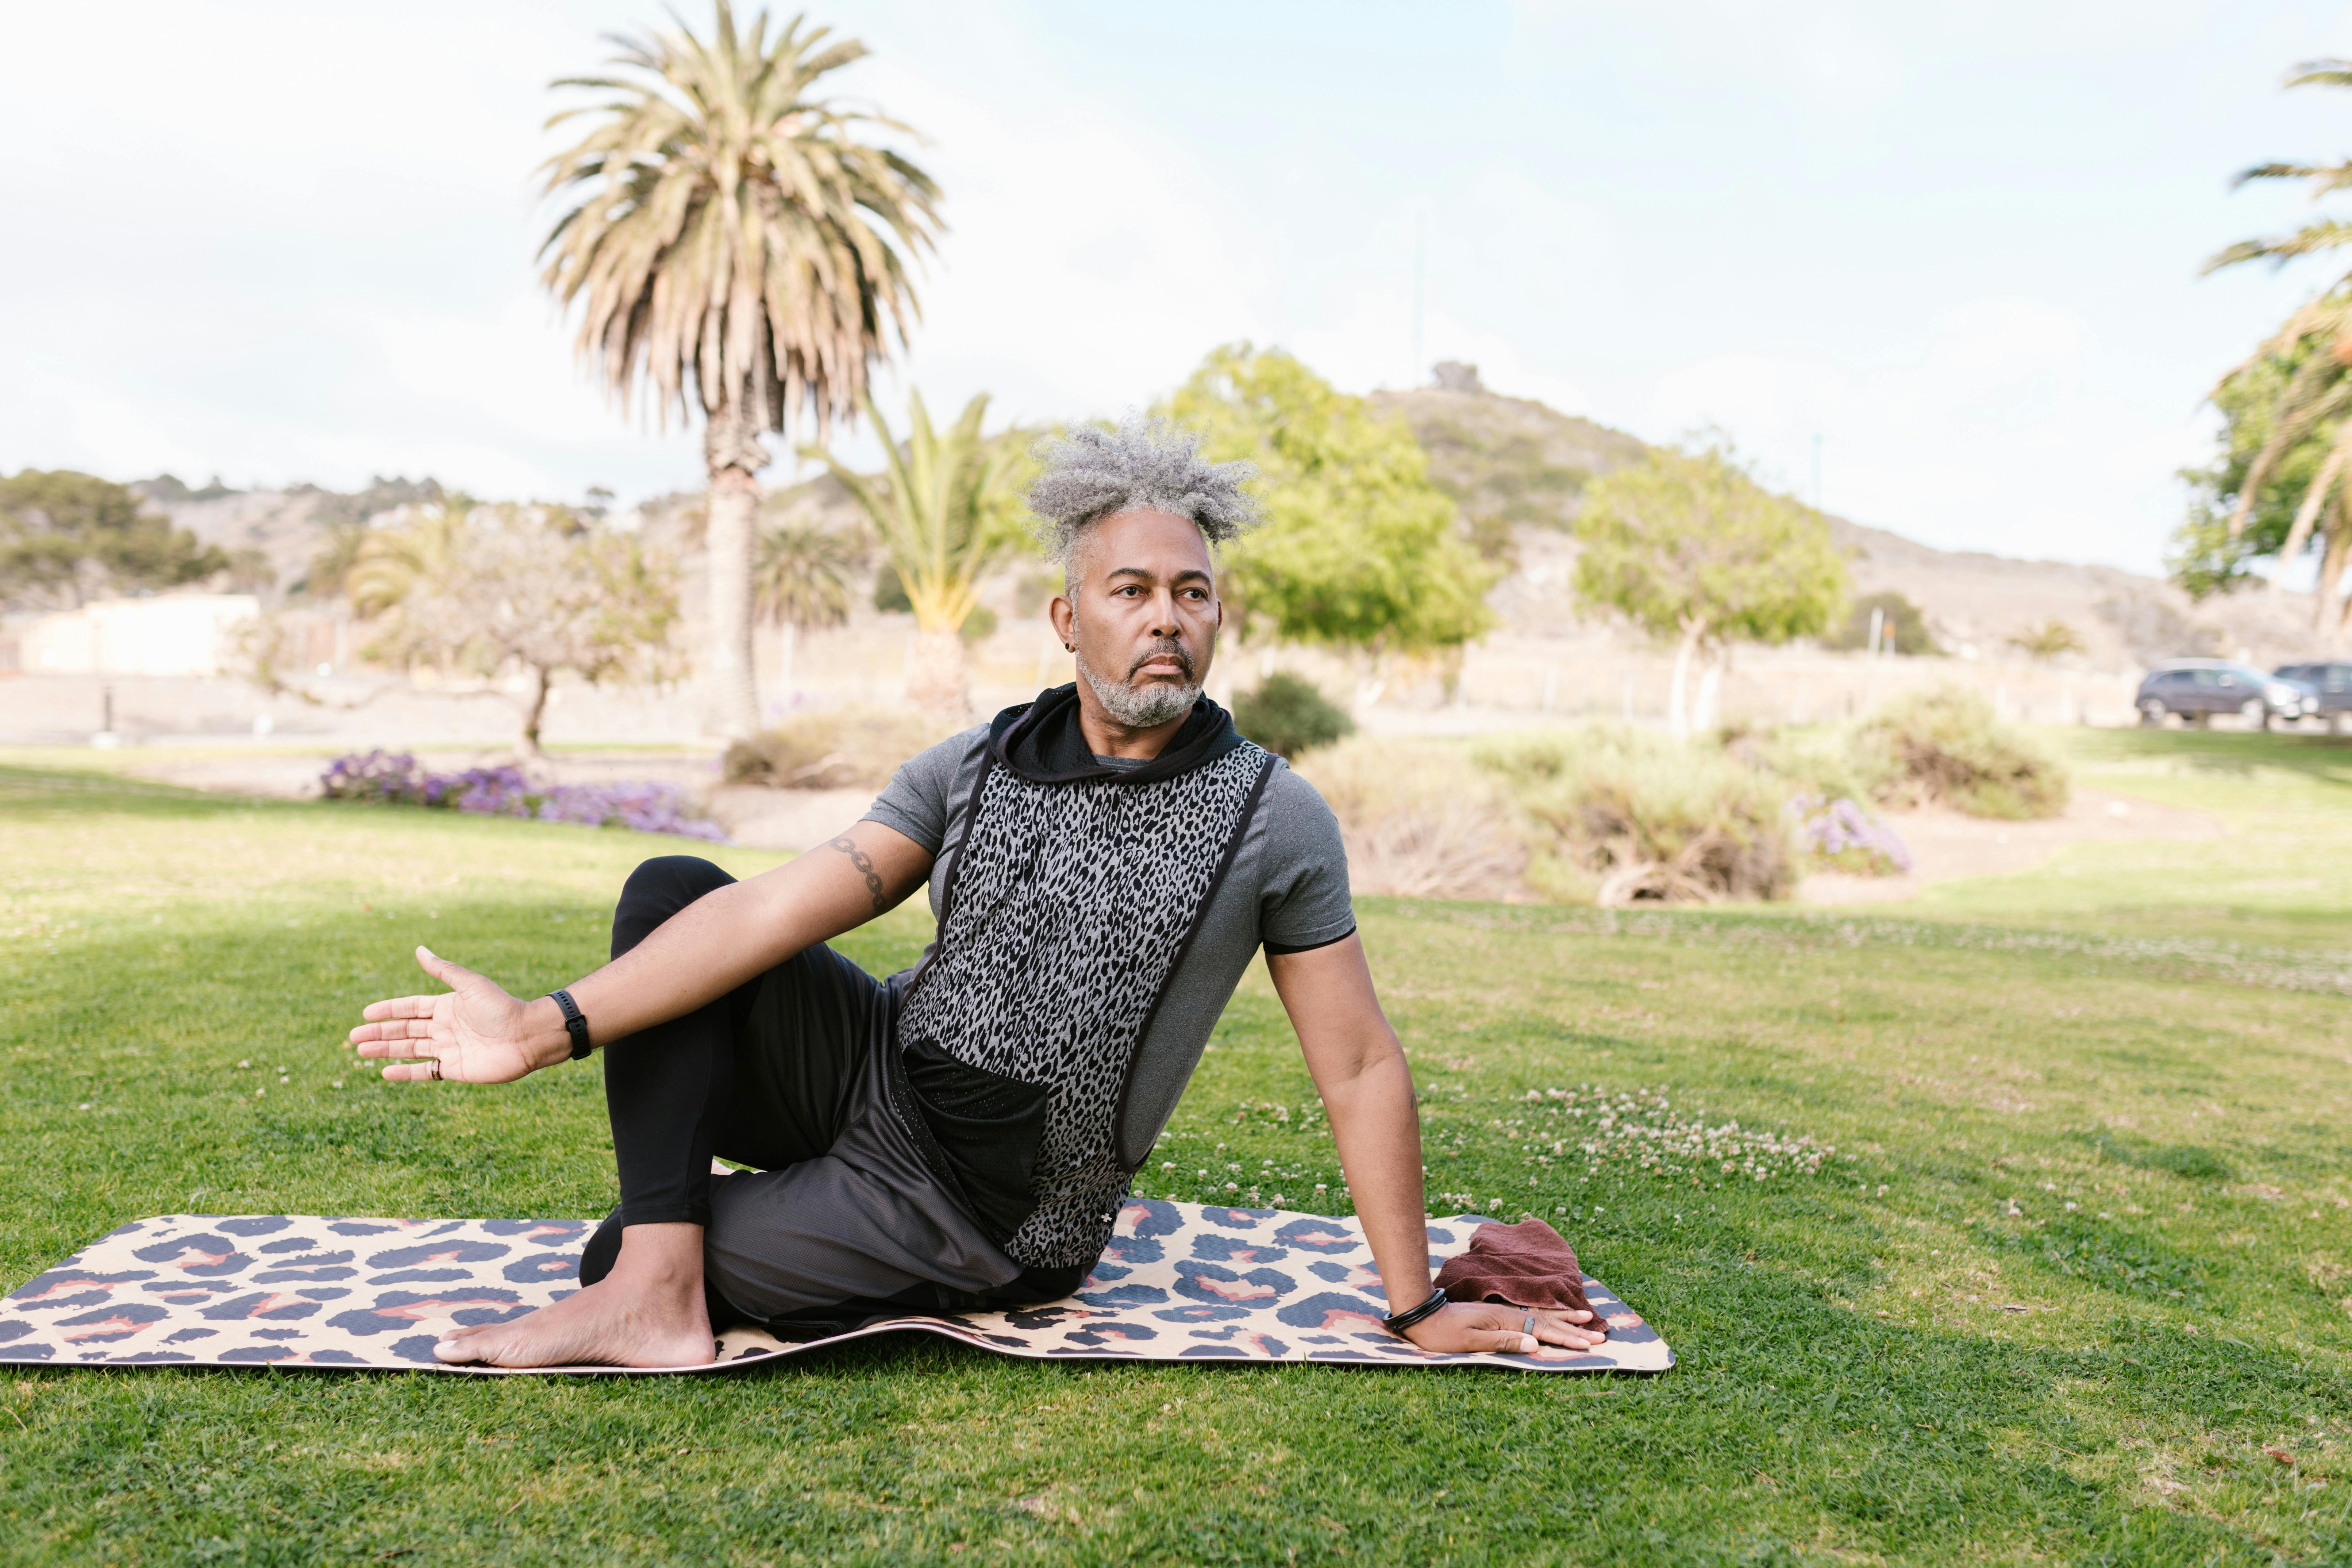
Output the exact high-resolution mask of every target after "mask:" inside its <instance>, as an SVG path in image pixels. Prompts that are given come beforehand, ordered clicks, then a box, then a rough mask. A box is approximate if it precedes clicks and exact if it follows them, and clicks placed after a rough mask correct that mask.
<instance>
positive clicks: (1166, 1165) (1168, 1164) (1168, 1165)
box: [1160, 1160, 1176, 1171]
mask: <svg viewBox="0 0 2352 1568" xmlns="http://www.w3.org/2000/svg"><path fill="white" fill-rule="evenodd" d="M1175 1168H1176V1162H1175V1161H1173V1160H1162V1161H1160V1169H1161V1170H1163V1171H1172V1170H1174V1169H1175Z"/></svg>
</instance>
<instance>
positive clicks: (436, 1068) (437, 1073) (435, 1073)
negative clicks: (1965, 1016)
mask: <svg viewBox="0 0 2352 1568" xmlns="http://www.w3.org/2000/svg"><path fill="white" fill-rule="evenodd" d="M425 1060H427V1061H429V1062H431V1063H432V1064H433V1066H432V1069H431V1070H430V1072H429V1073H428V1074H427V1075H426V1076H428V1077H429V1078H431V1079H433V1081H434V1082H435V1083H439V1082H440V1081H441V1058H439V1057H427V1058H425ZM1528 1321H1529V1322H1531V1323H1532V1322H1534V1321H1535V1320H1534V1319H1533V1318H1529V1319H1528Z"/></svg>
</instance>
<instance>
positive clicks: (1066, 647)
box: [1062, 643, 1078, 653]
mask: <svg viewBox="0 0 2352 1568" xmlns="http://www.w3.org/2000/svg"><path fill="white" fill-rule="evenodd" d="M1062 651H1063V652H1064V653H1076V652H1077V651H1078V649H1077V645H1076V643H1064V644H1063V645H1062Z"/></svg>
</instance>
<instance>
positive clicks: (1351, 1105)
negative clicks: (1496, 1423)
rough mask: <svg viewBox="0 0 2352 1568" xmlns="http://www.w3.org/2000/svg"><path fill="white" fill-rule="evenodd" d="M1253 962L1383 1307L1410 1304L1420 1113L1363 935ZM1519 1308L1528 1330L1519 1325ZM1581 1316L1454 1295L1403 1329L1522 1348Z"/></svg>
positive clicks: (1419, 1267) (1422, 1294) (1439, 1343)
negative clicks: (1318, 1107)
mask: <svg viewBox="0 0 2352 1568" xmlns="http://www.w3.org/2000/svg"><path fill="white" fill-rule="evenodd" d="M1265 967H1266V971H1267V973H1270V974H1272V975H1273V976H1274V988H1275V990H1276V992H1277V993H1279V994H1281V997H1282V1005H1283V1008H1284V1010H1285V1011H1286V1012H1287V1013H1288V1014H1289V1015H1290V1026H1291V1027H1292V1028H1294V1029H1296V1030H1297V1032H1298V1044H1299V1048H1300V1049H1301V1050H1302V1051H1304V1052H1305V1053H1306V1057H1307V1072H1308V1073H1309V1074H1311V1075H1312V1076H1313V1077H1314V1079H1315V1089H1316V1092H1318V1094H1320V1095H1321V1096H1322V1097H1323V1109H1324V1110H1325V1111H1326V1112H1327V1113H1328V1115H1329V1117H1330V1119H1331V1138H1332V1141H1333V1142H1336V1143H1337V1144H1338V1145H1339V1166H1340V1169H1342V1170H1343V1171H1345V1172H1346V1173H1347V1176H1348V1189H1349V1192H1350V1193H1351V1194H1354V1196H1355V1200H1356V1215H1357V1217H1358V1218H1359V1219H1360V1220H1361V1221H1362V1222H1363V1226H1364V1239H1365V1240H1366V1241H1368V1242H1370V1244H1371V1248H1372V1261H1373V1263H1374V1264H1375V1265H1376V1266H1377V1267H1378V1268H1379V1269H1380V1271H1381V1285H1382V1287H1383V1288H1384V1289H1386V1290H1387V1291H1388V1298H1389V1311H1390V1312H1391V1314H1394V1313H1398V1312H1405V1311H1410V1310H1412V1309H1413V1308H1415V1307H1418V1306H1420V1305H1421V1304H1422V1302H1423V1301H1424V1300H1428V1299H1429V1292H1430V1289H1431V1281H1430V1272H1429V1229H1428V1226H1427V1223H1426V1218H1425V1216H1426V1214H1427V1211H1426V1210H1425V1209H1423V1206H1422V1204H1423V1194H1422V1184H1421V1113H1420V1111H1419V1110H1417V1109H1416V1108H1415V1105H1414V1101H1413V1093H1412V1069H1411V1068H1408V1067H1407V1066H1406V1065H1405V1059H1404V1049H1403V1047H1401V1046H1399V1045H1398V1044H1397V1037H1396V1031H1395V1030H1394V1029H1391V1027H1389V1021H1388V1018H1387V1016H1385V1015H1384V1014H1382V1013H1381V1002H1380V998H1379V997H1378V996H1377V995H1375V994H1373V991H1372V973H1371V970H1370V968H1369V967H1367V966H1366V964H1365V963H1364V944H1363V942H1362V941H1361V940H1360V939H1359V938H1357V937H1355V936H1353V935H1350V936H1347V937H1344V938H1342V939H1341V940H1339V941H1338V942H1333V943H1331V944H1330V945H1329V946H1328V947H1318V948H1314V949H1311V950H1309V951H1307V952H1273V953H1268V954H1266V959H1265ZM1530 1316H1532V1317H1533V1319H1534V1328H1535V1332H1534V1334H1533V1336H1532V1337H1530V1336H1529V1335H1527V1334H1524V1333H1522V1332H1521V1331H1520V1324H1521V1323H1522V1322H1524V1321H1527V1320H1528V1318H1529V1317H1530ZM1591 1316H1592V1314H1591V1313H1590V1312H1559V1311H1538V1312H1535V1313H1533V1314H1529V1313H1528V1312H1525V1311H1522V1310H1520V1309H1518V1308H1517V1307H1498V1306H1494V1305H1490V1304H1488V1303H1486V1302H1483V1301H1475V1302H1457V1303H1454V1304H1451V1305H1448V1306H1447V1307H1445V1308H1444V1309H1443V1310H1440V1311H1438V1312H1436V1313H1435V1314H1433V1315H1432V1316H1430V1317H1427V1318H1423V1320H1422V1321H1420V1322H1418V1323H1415V1324H1414V1325H1413V1326H1412V1328H1410V1329H1407V1330H1406V1331H1405V1337H1406V1338H1407V1339H1409V1340H1411V1341H1412V1342H1413V1343H1415V1344H1417V1345H1419V1346H1420V1347H1421V1348H1422V1349H1423V1350H1429V1351H1520V1352H1524V1351H1532V1350H1534V1349H1535V1348H1536V1342H1538V1341H1542V1342H1548V1343H1550V1344H1556V1345H1569V1346H1572V1347H1574V1348H1576V1349H1578V1350H1583V1349H1586V1348H1588V1347H1590V1346H1592V1345H1596V1344H1599V1343H1600V1342H1601V1341H1602V1340H1603V1339H1604V1338H1606V1337H1607V1336H1606V1335H1605V1334H1604V1333H1602V1332H1600V1331H1597V1328H1598V1326H1597V1325H1595V1326H1594V1327H1591V1328H1587V1327H1584V1326H1581V1325H1583V1324H1585V1323H1586V1322H1587V1321H1589V1320H1590V1319H1591Z"/></svg>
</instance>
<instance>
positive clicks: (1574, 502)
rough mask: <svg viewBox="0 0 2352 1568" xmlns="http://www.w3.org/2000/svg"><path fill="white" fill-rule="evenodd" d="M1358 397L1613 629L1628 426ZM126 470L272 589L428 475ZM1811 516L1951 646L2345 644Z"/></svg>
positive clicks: (2101, 660)
mask: <svg viewBox="0 0 2352 1568" xmlns="http://www.w3.org/2000/svg"><path fill="white" fill-rule="evenodd" d="M1373 401H1374V402H1375V403H1376V404H1378V405H1381V406H1382V407H1385V408H1389V409H1392V410H1394V411H1395V412H1397V413H1399V414H1400V415H1402V416H1403V417H1404V419H1405V421H1406V423H1407V424H1408V425H1410V426H1412V431H1413V434H1414V436H1415V437H1417V438H1418V439H1419V440H1420V442H1421V443H1422V445H1423V447H1424V448H1426V449H1427V451H1428V453H1429V461H1430V472H1431V475H1432V477H1433V479H1435V480H1436V482H1437V483H1438V484H1439V485H1440V486H1441V487H1442V488H1443V489H1444V490H1445V491H1446V492H1447V493H1448V494H1449V495H1451V496H1453V497H1454V500H1456V501H1457V502H1458V503H1459V504H1460V506H1461V508H1462V510H1463V516H1464V519H1465V523H1466V525H1467V527H1468V529H1469V531H1470V532H1471V535H1472V537H1473V539H1474V540H1475V542H1476V543H1477V544H1478V546H1479V548H1480V550H1481V551H1482V552H1484V553H1486V555H1487V556H1488V557H1489V558H1490V559H1493V560H1496V561H1497V562H1498V563H1504V564H1505V565H1507V568H1508V570H1507V575H1506V577H1505V578H1504V580H1503V581H1502V582H1501V583H1500V584H1498V585H1497V586H1496V589H1495V592H1494V595H1493V602H1494V604H1495V605H1496V609H1497V610H1499V611H1500V612H1501V613H1502V615H1503V616H1504V618H1505V622H1506V626H1507V629H1508V630H1509V631H1510V632H1514V633H1518V634H1521V635H1528V636H1536V637H1546V638H1558V637H1563V636H1567V637H1580V638H1584V639H1591V638H1595V637H1599V638H1602V639H1615V638H1617V637H1619V636H1620V634H1617V633H1615V632H1613V631H1612V629H1611V628H1610V627H1608V626H1606V625H1605V624H1603V623H1600V622H1595V621H1591V620H1589V619H1588V617H1587V616H1584V615H1583V614H1582V613H1581V612H1580V609H1579V607H1578V605H1576V603H1575V600H1574V596H1573V594H1572V593H1571V591H1570V582H1571V581H1572V574H1573V569H1574V562H1575V557H1576V552H1577V547H1576V543H1575V541H1574V540H1573V539H1572V538H1570V535H1569V534H1568V532H1567V529H1568V526H1569V523H1570V520H1571V519H1572V518H1573V517H1574V516H1575V513H1576V509H1577V506H1578V505H1579V503H1580V499H1581V497H1582V494H1583V490H1584V487H1585V486H1586V485H1587V484H1588V483H1590V482H1591V480H1592V479H1594V478H1596V477H1598V476H1600V475H1601V474H1605V473H1607V472H1609V471H1610V470H1611V469H1612V468H1618V467H1621V466H1622V465H1623V464H1626V463H1629V462H1633V461H1637V460H1638V459H1639V458H1641V456H1642V454H1643V452H1644V451H1646V450H1647V449H1648V448H1647V447H1646V446H1645V445H1644V443H1643V441H1642V440H1641V439H1640V438H1639V437H1634V436H1632V435H1629V434H1627V433H1626V432H1624V431H1622V430H1616V429H1612V428H1611V427H1610V426H1606V425H1601V424H1599V423H1597V422H1595V421H1593V420H1591V419H1585V418H1580V417H1578V416H1574V415H1568V414H1561V413H1559V412H1558V411H1557V410H1555V409H1552V408H1549V407H1547V406H1545V405H1543V404H1541V403H1538V402H1535V401H1532V400H1531V399H1528V398H1521V397H1506V396H1503V395H1499V394H1497V393H1494V392H1491V391H1488V390H1487V389H1486V387H1485V386H1484V385H1482V384H1480V383H1479V381H1478V376H1477V371H1476V368H1475V366H1470V365H1463V364H1454V363H1448V364H1443V365H1440V366H1439V367H1438V379H1437V381H1436V383H1435V384H1433V385H1429V386H1424V387H1416V388H1413V389H1412V390H1410V391H1404V392H1382V393H1376V394H1374V395H1373ZM134 488H135V489H139V490H140V491H141V493H142V494H144V495H145V496H147V497H148V499H149V500H151V501H152V503H154V504H155V505H156V506H157V507H158V508H160V509H161V510H163V511H165V512H167V513H168V514H169V515H170V516H171V519H172V521H173V523H175V524H177V525H178V526H180V527H183V528H186V529H188V530H189V531H192V532H194V534H195V535H196V536H197V538H199V539H201V540H203V541H204V542H206V543H209V544H217V545H220V546H221V547H222V548H223V549H225V550H229V551H236V550H246V549H250V550H257V551H259V552H261V553H262V554H263V556H264V557H265V558H266V559H267V560H268V563H269V565H270V567H271V569H272V571H273V572H274V573H275V574H276V588H275V589H274V591H271V592H268V593H266V594H265V598H266V599H268V600H271V601H273V602H275V601H283V600H284V599H286V598H287V597H289V596H292V597H297V598H299V597H301V596H304V595H306V594H307V593H308V592H309V591H310V586H311V584H310V578H311V576H312V574H313V571H314V567H315V566H316V565H317V563H320V562H322V561H323V562H325V563H327V565H328V568H329V569H330V570H331V566H332V562H333V558H334V555H335V552H336V550H337V548H338V545H339V544H340V545H341V546H342V547H343V548H346V549H347V548H348V545H349V542H350V541H351V539H352V536H353V534H354V533H355V531H357V530H358V529H360V528H362V527H364V526H365V524H366V522H367V521H368V520H370V519H371V518H373V517H375V516H378V515H380V514H382V513H383V512H386V511H389V510H393V509H394V508H395V507H398V506H401V505H404V504H407V503H409V502H412V501H416V500H429V499H432V498H434V497H437V496H438V495H439V494H440V493H441V490H440V487H439V486H438V485H436V483H435V482H434V481H433V480H431V479H416V480H410V479H377V480H375V481H374V482H373V484H371V485H370V486H368V487H367V488H366V489H362V490H356V491H349V492H338V491H333V490H328V489H320V487H317V486H314V485H301V486H296V487H294V488H292V489H286V490H253V491H236V490H229V489H224V488H223V487H221V486H219V485H218V484H217V483H215V484H214V485H211V486H207V487H205V489H194V490H192V489H189V488H188V487H187V486H185V485H184V484H182V483H181V482H180V481H179V480H177V479H173V478H171V477H170V476H169V475H165V476H163V477H161V478H159V479H151V480H146V481H143V482H142V483H141V484H139V485H138V486H135V487H134ZM696 499H697V498H695V497H692V496H685V495H680V496H667V497H662V498H659V499H657V500H653V501H648V502H646V503H645V504H644V505H642V506H641V507H639V508H638V509H637V510H636V515H635V521H636V522H637V524H638V526H641V527H642V528H643V530H644V531H645V533H646V537H647V539H648V540H649V541H651V542H656V543H659V544H662V545H664V546H666V547H667V548H669V549H671V550H673V551H674V552H677V555H678V556H679V558H680V559H681V561H682V563H684V565H685V567H686V569H687V595H686V598H687V606H688V614H689V615H690V616H691V615H692V614H694V613H695V611H696V609H697V607H698V605H699V602H700V597H701V595H700V580H699V579H700V568H701V553H700V544H701V540H700V537H699V527H698V522H699V510H698V507H697V506H696V505H695V501H696ZM771 507H772V509H773V510H794V509H797V508H802V507H813V508H814V509H815V510H817V511H819V512H821V513H823V514H825V515H827V516H828V517H832V518H835V519H838V520H840V521H852V520H853V519H854V515H855V509H854V508H852V507H851V506H850V505H849V503H848V500H847V498H846V496H845V495H844V494H842V493H840V492H839V490H838V488H837V487H836V486H835V485H834V484H833V483H832V481H831V480H829V479H819V480H814V481H811V482H809V483H806V484H803V485H799V486H793V487H789V488H783V487H780V488H779V489H778V490H777V491H776V492H775V493H774V494H773V495H772V500H771ZM1829 523H1830V527H1831V530H1832V533H1833V534H1834V536H1835V537H1836V539H1837V541H1838V542H1839V544H1840V545H1841V546H1842V547H1843V549H1844V550H1845V552H1846V553H1847V556H1848V559H1849V560H1850V561H1851V562H1852V563H1853V579H1854V589H1855V592H1856V593H1857V594H1859V595H1867V594H1874V593H1881V592H1892V593H1898V594H1901V595H1904V596H1905V597H1906V598H1907V599H1909V600H1910V601H1911V602H1912V603H1914V604H1916V605H1918V606H1919V607H1920V608H1921V610H1922V611H1923V612H1924V613H1925V617H1926V620H1927V626H1928V628H1929V630H1930V631H1931V632H1932V634H1933V635H1934V637H1935V638H1936V640H1937V643H1938V644H1939V645H1940V646H1941V647H1944V648H1945V649H1946V650H1948V651H1949V652H1952V653H1955V654H1958V655H1959V656H1961V657H1962V658H1980V657H1981V658H2000V657H2004V656H2005V655H2006V654H2007V653H2008V651H2009V648H2010V643H2011V639H2012V638H2016V637H2023V636H2025V635H2026V634H2028V633H2029V632H2032V631H2033V630H2034V629H2036V628H2038V627H2040V626H2044V625H2045V624H2047V623H2048V622H2050V621H2053V620H2054V621H2060V622H2063V623H2064V624H2065V625H2066V626H2070V627H2072V628H2073V629H2074V632H2075V633H2076V635H2077V636H2078V637H2080V638H2081V639H2082V641H2083V643H2084V647H2085V650H2086V651H2085V653H2084V655H2083V656H2081V657H2080V658H2078V659H2076V660H2074V663H2075V664H2076V665H2077V666H2078V667H2086V668H2095V669H2107V670H2117V671H2122V670H2129V669H2137V668H2140V667H2142V666H2144V665H2146V664H2147V663H2148V662H2150V661H2152V660H2155V659H2159V658H2171V657H2176V656H2180V655H2188V654H2229V655H2234V654H2242V655H2243V656H2244V657H2247V658H2252V660H2254V661H2255V662H2257V663H2260V664H2262V665H2263V666H2265V667H2268V666H2271V665H2273V664H2278V663H2284V662H2285V661H2287V660H2289V659H2293V658H2312V657H2322V656H2326V655H2330V654H2333V653H2336V652H2337V651H2339V650H2341V649H2342V648H2343V647H2345V646H2346V645H2345V639H2344V638H2343V637H2340V636H2338V635H2336V634H2333V633H2330V634H2327V635H2320V634H2316V633H2315V632H2314V631H2313V629H2312V614H2313V608H2314V606H2313V603H2312V599H2311V596H2310V595H2307V594H2287V593H2279V592H2275V591H2271V590H2267V589H2255V590H2252V591H2248V592H2242V593H2240V594H2236V595H2225V596H2222V597H2220V598H2216V599H2209V600H2207V601H2205V602H2203V603H2201V604H2200V603H2197V602H2195V601H2192V600H2191V599H2189V596H2188V595H2186V594H2184V593H2182V592H2181V591H2180V590H2179V588H2177V587H2175V586H2173V585H2172V584H2169V583H2167V582H2164V581H2161V580H2159V579H2158V578H2154V577H2149V576H2146V575H2143V574H2138V573H2133V572H2126V571H2124V570H2122V569H2120V568H2117V567H2112V566H2084V565H2078V564H2074V563H2066V562H2056V561H2021V560H2016V559H2013V558H2011V557H2007V556H2000V555H1994V554H1991V553H1990V552H1982V551H1948V550H1938V549H1936V548H1934V547H1933V546H1931V545H1927V544H1922V543H1920V542H1917V541H1916V540H1911V539H1906V538H1905V537H1903V536H1902V535H1901V534H1899V533H1895V532H1893V531H1888V530H1886V529H1884V528H1875V527H1871V526H1867V525H1865V524H1863V523H1858V522H1855V521H1852V520H1851V519H1847V518H1843V517H1837V516H1832V517H1831V518H1830V519H1829ZM1008 592H1009V590H1008ZM1010 607H1011V606H1010V605H1009V604H1008V606H1007V608H1008V609H1010ZM1016 613H1017V612H1016Z"/></svg>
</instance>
